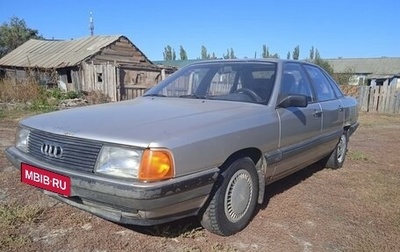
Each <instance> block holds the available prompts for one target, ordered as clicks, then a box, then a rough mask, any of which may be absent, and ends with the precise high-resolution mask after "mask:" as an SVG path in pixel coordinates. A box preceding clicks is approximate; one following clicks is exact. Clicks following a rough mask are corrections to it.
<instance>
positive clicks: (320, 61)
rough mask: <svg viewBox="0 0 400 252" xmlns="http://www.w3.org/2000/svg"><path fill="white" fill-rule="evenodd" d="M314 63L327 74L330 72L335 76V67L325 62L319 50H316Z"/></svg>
mask: <svg viewBox="0 0 400 252" xmlns="http://www.w3.org/2000/svg"><path fill="white" fill-rule="evenodd" d="M312 62H313V63H314V64H316V65H318V66H320V67H322V68H323V69H324V70H325V71H326V72H328V73H329V74H330V75H331V76H333V74H334V72H333V67H332V66H331V64H329V62H328V61H327V60H324V59H322V58H321V55H320V54H319V51H318V49H315V56H314V60H312Z"/></svg>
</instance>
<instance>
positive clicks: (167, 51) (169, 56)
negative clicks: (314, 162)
mask: <svg viewBox="0 0 400 252" xmlns="http://www.w3.org/2000/svg"><path fill="white" fill-rule="evenodd" d="M174 53H175V51H174V49H172V47H171V46H170V45H167V46H166V47H164V53H163V55H164V60H165V61H171V60H173V54H174Z"/></svg>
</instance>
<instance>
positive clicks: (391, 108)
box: [357, 85, 400, 114]
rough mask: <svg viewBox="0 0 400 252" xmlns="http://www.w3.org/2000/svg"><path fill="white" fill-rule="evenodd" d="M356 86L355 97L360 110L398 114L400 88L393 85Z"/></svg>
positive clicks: (399, 109)
mask: <svg viewBox="0 0 400 252" xmlns="http://www.w3.org/2000/svg"><path fill="white" fill-rule="evenodd" d="M358 88H359V90H358V95H357V99H358V103H359V105H360V110H361V111H365V112H371V113H389V114H400V89H398V88H396V86H395V85H392V86H389V85H383V86H375V87H370V86H360V87H358Z"/></svg>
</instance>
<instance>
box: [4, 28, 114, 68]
mask: <svg viewBox="0 0 400 252" xmlns="http://www.w3.org/2000/svg"><path fill="white" fill-rule="evenodd" d="M120 37H122V36H121V35H115V36H90V37H85V38H81V39H74V40H66V41H59V40H58V41H57V40H37V39H30V40H28V41H27V42H25V43H24V44H22V45H21V46H19V47H18V48H16V49H15V50H13V51H11V52H10V53H8V54H7V55H5V56H4V57H2V58H1V59H0V66H14V67H39V68H61V67H67V66H75V65H77V64H79V63H80V62H82V61H83V60H85V59H87V58H88V57H90V56H92V55H94V54H96V53H97V52H99V51H100V50H101V49H102V48H104V47H106V46H108V45H110V44H111V43H113V42H115V41H117V40H118V39H119V38H120Z"/></svg>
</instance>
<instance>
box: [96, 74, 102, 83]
mask: <svg viewBox="0 0 400 252" xmlns="http://www.w3.org/2000/svg"><path fill="white" fill-rule="evenodd" d="M97 82H103V73H97Z"/></svg>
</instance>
